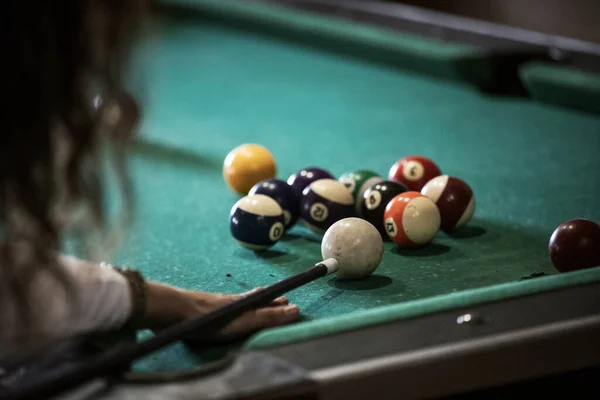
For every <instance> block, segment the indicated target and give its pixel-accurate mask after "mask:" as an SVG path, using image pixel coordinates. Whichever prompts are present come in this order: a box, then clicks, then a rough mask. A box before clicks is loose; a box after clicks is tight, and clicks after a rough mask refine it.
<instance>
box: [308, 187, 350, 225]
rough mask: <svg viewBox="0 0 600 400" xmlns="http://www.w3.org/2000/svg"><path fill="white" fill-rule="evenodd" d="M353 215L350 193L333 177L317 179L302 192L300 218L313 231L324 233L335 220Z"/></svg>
mask: <svg viewBox="0 0 600 400" xmlns="http://www.w3.org/2000/svg"><path fill="white" fill-rule="evenodd" d="M353 216H354V200H353V199H352V194H351V193H350V192H349V191H348V189H347V188H346V186H344V184H343V183H341V182H339V181H337V180H335V179H319V180H317V181H314V182H313V183H311V184H310V185H309V186H308V187H306V188H305V189H304V191H303V192H302V197H301V198H300V218H302V221H303V222H304V224H305V225H306V226H307V227H308V228H310V229H311V230H312V231H314V232H317V233H324V232H325V231H326V230H327V229H328V228H329V227H330V226H331V225H333V224H334V223H335V222H337V221H339V220H341V219H343V218H348V217H353Z"/></svg>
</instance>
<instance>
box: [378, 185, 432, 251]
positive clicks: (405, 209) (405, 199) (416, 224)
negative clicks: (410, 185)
mask: <svg viewBox="0 0 600 400" xmlns="http://www.w3.org/2000/svg"><path fill="white" fill-rule="evenodd" d="M383 219H384V222H385V230H386V233H387V234H388V236H389V238H390V239H391V240H392V241H393V242H394V243H396V244H397V245H398V246H400V247H421V246H423V245H426V244H428V243H430V242H431V241H433V239H434V238H435V235H436V234H437V232H438V231H439V229H440V224H441V216H440V211H439V209H438V207H437V205H436V204H435V203H434V202H433V201H432V200H431V199H429V198H428V197H427V196H425V195H422V194H421V193H419V192H416V191H410V192H404V193H401V194H399V195H397V196H396V197H394V198H393V199H392V200H390V202H389V203H388V205H387V206H386V208H385V212H384V215H383Z"/></svg>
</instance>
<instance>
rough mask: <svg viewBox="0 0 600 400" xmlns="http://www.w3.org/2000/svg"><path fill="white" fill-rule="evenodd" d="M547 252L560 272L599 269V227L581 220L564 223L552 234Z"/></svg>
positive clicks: (587, 220)
mask: <svg viewBox="0 0 600 400" xmlns="http://www.w3.org/2000/svg"><path fill="white" fill-rule="evenodd" d="M548 250H549V253H550V260H551V261H552V264H554V267H555V268H556V269H557V270H558V271H560V272H568V271H576V270H580V269H586V268H593V267H600V225H599V224H597V223H596V222H594V221H590V220H589V219H583V218H578V219H573V220H570V221H566V222H564V223H562V224H560V225H559V226H558V228H556V229H555V230H554V232H553V233H552V236H551V237H550V243H549V244H548Z"/></svg>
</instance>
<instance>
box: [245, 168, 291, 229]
mask: <svg viewBox="0 0 600 400" xmlns="http://www.w3.org/2000/svg"><path fill="white" fill-rule="evenodd" d="M253 194H264V195H266V196H269V197H270V198H272V199H273V200H275V201H276V202H277V204H279V206H280V207H281V209H282V210H283V216H284V219H285V222H284V225H285V230H286V231H287V230H289V229H290V228H292V227H293V226H294V225H295V224H296V222H297V221H298V211H299V207H300V206H299V199H298V198H297V197H296V195H295V194H294V191H293V190H292V187H291V186H290V185H288V184H287V182H286V181H283V180H281V179H276V178H272V179H265V180H264V181H260V182H258V183H257V184H256V185H254V186H253V187H252V189H250V191H249V192H248V195H253Z"/></svg>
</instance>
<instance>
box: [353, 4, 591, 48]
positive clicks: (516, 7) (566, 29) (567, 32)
mask: <svg viewBox="0 0 600 400" xmlns="http://www.w3.org/2000/svg"><path fill="white" fill-rule="evenodd" d="M365 1H368V0H365ZM387 1H390V2H394V3H404V4H410V5H416V6H420V7H425V8H429V9H433V10H437V11H443V12H449V13H452V14H457V15H462V16H466V17H471V18H477V19H483V20H486V21H491V22H498V23H503V24H508V25H511V26H516V27H520V28H527V29H530V30H534V31H539V32H544V33H552V34H558V35H561V36H568V37H572V38H577V39H582V40H587V41H592V42H596V43H600V0H387Z"/></svg>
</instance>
